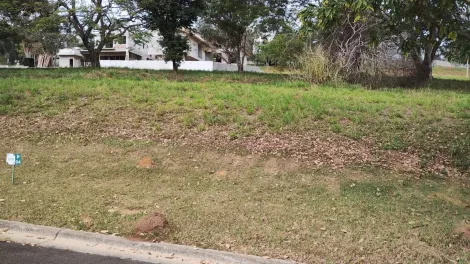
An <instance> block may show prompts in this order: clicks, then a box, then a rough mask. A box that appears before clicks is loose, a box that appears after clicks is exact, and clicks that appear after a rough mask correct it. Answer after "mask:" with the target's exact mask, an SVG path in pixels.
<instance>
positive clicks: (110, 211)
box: [108, 209, 116, 213]
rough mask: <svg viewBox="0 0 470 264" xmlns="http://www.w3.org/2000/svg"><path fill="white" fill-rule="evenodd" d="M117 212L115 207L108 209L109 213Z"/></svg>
mask: <svg viewBox="0 0 470 264" xmlns="http://www.w3.org/2000/svg"><path fill="white" fill-rule="evenodd" d="M115 212H116V210H115V209H109V210H108V213H115Z"/></svg>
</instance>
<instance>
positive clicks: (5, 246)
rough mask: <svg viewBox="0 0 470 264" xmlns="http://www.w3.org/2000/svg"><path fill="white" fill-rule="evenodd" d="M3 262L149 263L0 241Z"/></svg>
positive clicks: (66, 263) (0, 257) (15, 263)
mask: <svg viewBox="0 0 470 264" xmlns="http://www.w3.org/2000/svg"><path fill="white" fill-rule="evenodd" d="M0 263H1V264H148V263H145V262H139V261H133V260H125V259H119V258H112V257H103V256H97V255H89V254H83V253H77V252H72V251H67V250H60V249H51V248H41V247H31V246H28V245H25V246H23V245H21V244H14V243H6V242H0Z"/></svg>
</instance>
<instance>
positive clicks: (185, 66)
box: [100, 60, 263, 72]
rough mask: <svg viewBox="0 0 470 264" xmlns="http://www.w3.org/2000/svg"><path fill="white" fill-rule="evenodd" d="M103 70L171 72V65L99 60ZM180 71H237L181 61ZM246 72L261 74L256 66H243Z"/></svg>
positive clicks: (234, 67) (215, 64)
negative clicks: (123, 69)
mask: <svg viewBox="0 0 470 264" xmlns="http://www.w3.org/2000/svg"><path fill="white" fill-rule="evenodd" d="M100 64H101V67H103V68H129V69H149V70H172V69H173V64H172V63H171V62H167V63H165V62H164V61H143V60H133V61H118V60H100ZM179 69H180V70H193V71H238V68H237V65H236V64H225V63H218V62H212V61H183V62H181V66H180V68H179ZM244 69H245V71H247V72H263V71H262V70H261V69H260V67H258V66H245V67H244Z"/></svg>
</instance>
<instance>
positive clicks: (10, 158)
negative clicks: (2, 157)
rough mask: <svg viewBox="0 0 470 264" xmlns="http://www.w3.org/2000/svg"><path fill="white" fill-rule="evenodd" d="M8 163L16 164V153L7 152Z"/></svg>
mask: <svg viewBox="0 0 470 264" xmlns="http://www.w3.org/2000/svg"><path fill="white" fill-rule="evenodd" d="M7 164H8V165H11V166H14V165H16V159H15V154H13V153H7Z"/></svg>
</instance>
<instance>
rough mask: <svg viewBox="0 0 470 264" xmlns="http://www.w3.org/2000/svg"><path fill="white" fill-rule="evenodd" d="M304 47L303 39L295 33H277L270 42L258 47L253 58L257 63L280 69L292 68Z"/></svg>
mask: <svg viewBox="0 0 470 264" xmlns="http://www.w3.org/2000/svg"><path fill="white" fill-rule="evenodd" d="M305 45H306V43H305V38H302V37H301V36H300V35H299V34H298V33H296V32H292V31H290V32H289V31H287V32H282V33H277V34H276V35H275V36H274V38H273V39H272V40H271V41H269V42H266V43H264V44H261V45H260V46H259V48H258V53H257V54H256V56H255V57H256V60H257V61H260V62H264V63H268V64H274V65H277V66H280V67H289V66H294V65H295V64H296V62H297V58H298V56H300V54H302V52H303V50H304V48H305Z"/></svg>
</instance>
